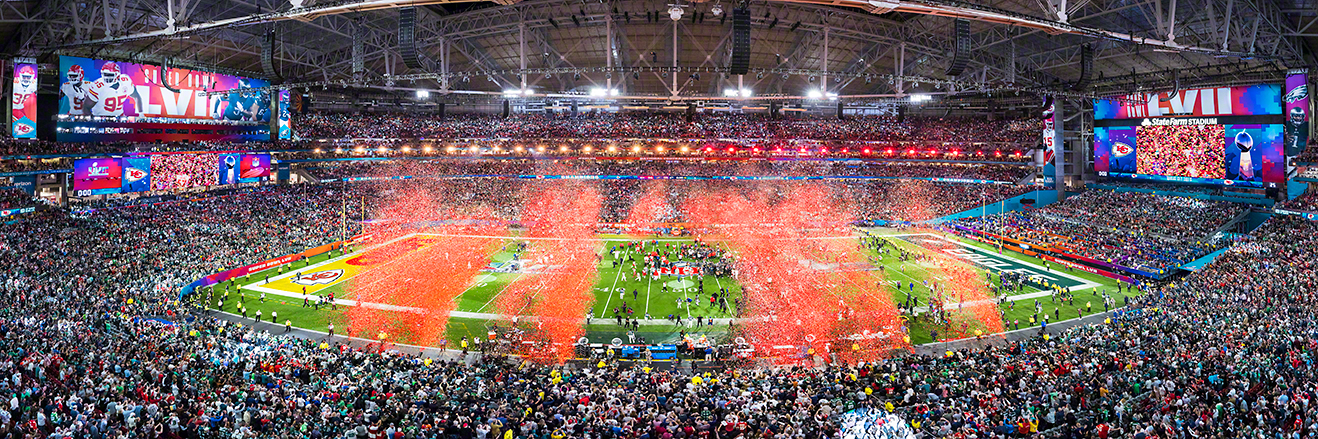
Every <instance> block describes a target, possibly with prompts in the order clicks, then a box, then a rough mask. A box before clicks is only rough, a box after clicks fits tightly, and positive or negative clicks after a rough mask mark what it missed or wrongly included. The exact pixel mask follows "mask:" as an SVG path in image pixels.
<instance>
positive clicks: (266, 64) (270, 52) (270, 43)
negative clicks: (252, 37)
mask: <svg viewBox="0 0 1318 439" xmlns="http://www.w3.org/2000/svg"><path fill="white" fill-rule="evenodd" d="M261 69H262V70H264V71H265V74H266V76H269V77H270V78H272V79H276V80H279V79H283V77H282V76H280V75H279V72H278V71H276V70H275V30H274V28H271V29H270V30H267V31H266V32H265V37H264V38H261Z"/></svg>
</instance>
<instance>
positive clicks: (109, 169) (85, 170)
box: [73, 157, 123, 197]
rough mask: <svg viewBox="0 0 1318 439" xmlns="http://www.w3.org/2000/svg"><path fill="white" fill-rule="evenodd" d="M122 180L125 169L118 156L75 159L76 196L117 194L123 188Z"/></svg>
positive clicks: (74, 190) (74, 179) (74, 182)
mask: <svg viewBox="0 0 1318 439" xmlns="http://www.w3.org/2000/svg"><path fill="white" fill-rule="evenodd" d="M122 181H123V169H122V167H121V166H120V163H119V159H118V158H113V157H102V158H94V159H78V160H74V161H73V194H74V196H79V197H86V196H91V195H103V194H117V193H119V191H120V190H122V188H123V183H122Z"/></svg>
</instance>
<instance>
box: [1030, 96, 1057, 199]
mask: <svg viewBox="0 0 1318 439" xmlns="http://www.w3.org/2000/svg"><path fill="white" fill-rule="evenodd" d="M1058 116H1059V115H1058V114H1057V101H1056V100H1055V99H1053V97H1052V96H1044V100H1043V114H1042V117H1043V133H1042V138H1041V140H1040V142H1039V143H1040V145H1041V146H1042V147H1041V148H1039V152H1037V153H1036V155H1037V157H1035V166H1036V167H1038V168H1039V172H1040V173H1041V174H1042V175H1043V185H1044V187H1047V188H1049V189H1051V188H1053V187H1055V185H1056V184H1057V176H1056V175H1055V174H1057V171H1056V164H1054V163H1053V162H1054V160H1055V156H1056V155H1057V154H1056V151H1057V145H1058V144H1059V143H1060V142H1061V139H1059V138H1058V136H1057V128H1058V127H1059V126H1060V125H1059V124H1060V123H1061V120H1060V119H1058Z"/></svg>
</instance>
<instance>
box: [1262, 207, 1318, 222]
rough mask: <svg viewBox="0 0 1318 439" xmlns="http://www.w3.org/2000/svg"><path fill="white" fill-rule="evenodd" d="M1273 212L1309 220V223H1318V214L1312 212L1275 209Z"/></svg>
mask: <svg viewBox="0 0 1318 439" xmlns="http://www.w3.org/2000/svg"><path fill="white" fill-rule="evenodd" d="M1272 211H1273V213H1276V214H1278V215H1294V216H1298V217H1300V218H1304V219H1307V220H1309V221H1318V212H1310V211H1307V210H1288V209H1273V210H1272Z"/></svg>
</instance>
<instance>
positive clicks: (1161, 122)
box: [1140, 117, 1218, 127]
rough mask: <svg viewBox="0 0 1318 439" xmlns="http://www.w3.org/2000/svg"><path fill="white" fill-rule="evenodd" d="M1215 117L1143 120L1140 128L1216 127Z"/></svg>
mask: <svg viewBox="0 0 1318 439" xmlns="http://www.w3.org/2000/svg"><path fill="white" fill-rule="evenodd" d="M1217 124H1218V123H1217V118H1216V117H1191V118H1185V119H1144V120H1141V121H1140V126H1142V127H1167V126H1183V125H1217Z"/></svg>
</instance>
